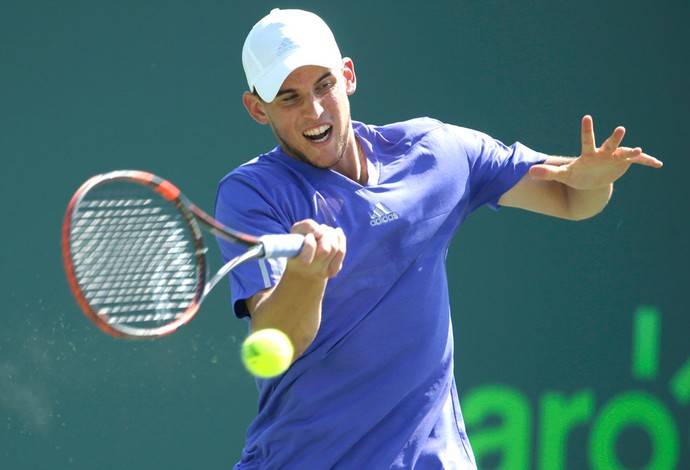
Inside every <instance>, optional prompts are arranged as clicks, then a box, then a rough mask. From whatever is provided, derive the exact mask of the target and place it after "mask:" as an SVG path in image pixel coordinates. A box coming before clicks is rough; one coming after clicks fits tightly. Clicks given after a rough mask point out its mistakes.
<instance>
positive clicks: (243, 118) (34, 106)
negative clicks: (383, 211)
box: [0, 0, 690, 469]
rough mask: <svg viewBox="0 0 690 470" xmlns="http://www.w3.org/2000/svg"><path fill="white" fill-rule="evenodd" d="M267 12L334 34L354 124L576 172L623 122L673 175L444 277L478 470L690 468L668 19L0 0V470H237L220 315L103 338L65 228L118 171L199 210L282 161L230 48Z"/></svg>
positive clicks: (680, 160) (223, 303) (491, 216)
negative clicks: (490, 141) (68, 258)
mask: <svg viewBox="0 0 690 470" xmlns="http://www.w3.org/2000/svg"><path fill="white" fill-rule="evenodd" d="M274 6H281V7H300V8H305V9H311V10H313V11H315V12H317V13H318V14H320V15H321V16H323V17H324V18H325V19H326V21H327V22H328V23H329V24H330V25H331V27H332V28H333V30H334V32H335V33H336V36H337V37H338V38H339V42H340V45H341V49H342V51H343V53H344V54H345V55H348V56H350V57H352V58H353V60H354V62H355V66H356V70H357V74H358V79H359V87H358V91H357V93H356V94H355V95H354V96H353V97H352V109H353V117H354V118H355V119H357V120H361V121H366V122H370V123H376V124H380V123H386V122H392V121H397V120H402V119H407V118H410V117H414V116H421V115H429V116H433V117H437V118H439V119H442V120H445V121H448V122H452V123H456V124H460V125H463V126H466V127H471V128H475V129H479V130H482V131H485V132H487V133H489V134H491V135H492V136H494V137H496V138H498V139H501V140H503V141H504V142H506V143H512V142H514V141H515V140H520V141H521V142H523V143H524V144H526V145H528V146H531V147H533V148H536V149H539V150H542V151H544V152H549V153H553V154H564V155H575V154H577V153H578V152H579V144H580V142H579V123H580V119H581V117H582V115H584V114H586V113H589V114H592V115H593V116H594V119H595V129H596V130H597V135H598V137H599V139H600V140H601V139H602V138H604V137H606V136H608V135H609V133H610V132H611V131H612V130H613V128H614V127H615V126H616V125H620V124H622V125H625V126H626V127H627V130H628V136H627V137H626V139H625V141H624V144H626V145H629V146H638V145H639V146H642V147H643V148H644V149H645V150H646V151H648V152H649V153H651V154H653V155H655V156H657V157H659V158H661V159H662V160H664V162H665V166H664V168H663V169H662V170H659V171H652V170H650V169H645V168H633V169H632V170H631V171H630V172H629V173H628V175H626V177H625V179H624V180H622V181H621V182H620V183H619V184H618V185H617V187H616V192H615V196H614V199H613V201H612V202H611V203H610V205H609V206H608V207H607V209H606V210H605V212H604V213H603V214H602V215H600V216H599V217H597V218H594V219H591V220H588V221H585V222H580V223H569V222H564V221H558V220H550V219H547V218H545V217H539V216H536V215H533V214H529V213H524V212H520V211H511V210H508V209H506V210H502V211H500V212H499V213H494V212H492V211H490V210H482V211H479V212H477V213H476V214H474V215H473V216H472V217H471V218H470V220H469V222H468V223H467V224H466V226H465V227H464V228H463V230H462V231H461V232H460V233H459V234H458V236H457V238H456V240H455V242H454V243H453V246H452V249H451V252H450V254H449V259H448V262H449V265H450V284H451V291H452V293H453V308H454V322H455V331H456V339H457V372H458V384H459V388H460V395H461V400H462V402H463V407H464V412H465V414H466V418H467V421H468V427H469V433H470V439H471V441H472V442H473V445H474V448H475V452H476V453H477V455H478V457H479V458H480V463H481V467H482V468H509V469H513V468H543V469H556V468H569V469H582V468H647V466H648V465H650V466H655V468H667V467H669V466H671V465H673V464H674V463H675V465H676V466H677V468H690V435H689V433H690V409H689V408H690V363H688V362H687V361H688V360H689V356H690V346H689V344H690V341H688V331H690V329H689V328H688V324H689V320H688V308H687V306H688V304H690V302H689V301H688V300H689V296H690V294H689V290H690V289H689V288H688V286H689V282H688V280H689V275H688V264H689V263H688V262H689V256H688V251H687V250H686V249H684V248H682V246H681V245H682V244H685V243H682V240H687V235H686V233H687V231H688V229H689V228H690V223H689V221H688V209H687V207H686V203H685V200H684V199H685V196H684V194H685V193H684V189H683V188H685V187H686V183H685V182H684V181H681V178H684V177H685V176H686V175H687V174H688V173H689V172H690V171H689V170H690V164H689V163H688V157H687V155H686V153H687V152H686V151H685V150H683V148H684V146H685V144H684V140H685V139H686V137H687V133H688V131H687V129H688V127H689V124H690V119H689V118H688V108H689V105H690V100H689V99H688V98H689V93H688V85H687V76H688V74H687V72H688V70H687V69H688V63H689V62H690V53H689V52H690V32H689V31H688V27H687V23H688V20H689V19H690V15H689V14H688V12H689V8H688V6H687V4H686V2H682V1H680V0H673V1H667V2H664V1H661V2H642V1H639V0H634V1H622V0H620V1H619V0H616V1H605V0H604V1H597V2H595V1H592V0H584V1H578V2H562V1H548V0H535V1H524V2H511V1H496V0H494V1H476V0H475V1H464V0H457V1H450V0H444V1H436V2H425V1H408V2H396V1H391V0H387V1H380V2H376V1H373V2H372V1H367V2H364V1H360V0H351V1H350V2H315V1H314V2H310V1H293V2H284V1H279V0H276V1H274V2H270V3H269V2H263V1H255V2H234V1H231V0H225V1H221V0H216V1H210V0H202V1H195V2H192V1H163V0H151V1H146V2H140V1H133V0H128V1H114V0H112V1H105V0H100V1H97V0H94V1H86V0H84V1H76V0H74V1H63V2H59V1H48V0H46V1H37V0H33V1H32V0H28V1H19V0H2V2H0V158H1V159H2V166H1V167H0V175H1V176H0V178H1V181H2V185H1V187H2V201H3V202H2V208H3V212H4V214H3V222H2V231H1V232H0V236H1V237H2V243H0V250H2V251H1V252H2V259H1V262H2V282H1V283H0V286H2V287H1V289H2V296H1V298H2V299H3V300H4V303H5V307H4V308H3V313H2V316H1V317H0V318H1V320H0V325H1V326H2V332H1V333H0V467H2V468H12V469H25V468H26V469H29V468H31V469H35V468H74V469H93V468H123V469H124V468H127V469H138V468H141V469H144V468H181V469H182V468H209V469H211V468H228V467H230V466H231V464H232V463H233V462H234V461H235V460H236V459H237V458H238V456H239V453H240V451H241V447H242V443H243V439H244V430H245V427H246V425H247V423H248V422H249V421H250V419H251V418H252V416H253V414H254V410H255V406H256V405H255V400H256V394H255V388H254V384H253V381H252V379H251V378H250V377H249V376H248V375H247V374H246V373H245V372H244V370H243V369H242V367H241V364H240V361H239V356H238V349H239V344H240V342H241V341H242V339H243V337H244V335H245V333H246V325H245V324H244V323H243V322H241V321H238V320H235V319H234V318H233V317H232V315H231V314H230V311H229V305H228V304H229V293H228V292H227V291H225V290H223V289H219V290H217V291H214V293H213V295H212V296H211V297H210V298H209V299H208V301H207V303H206V304H205V305H204V308H203V310H202V312H201V313H200V314H199V315H198V316H197V317H196V318H195V319H194V321H192V322H191V323H190V324H189V325H188V326H187V327H185V328H184V329H183V330H181V331H180V332H178V333H176V334H175V335H173V336H171V337H167V338H165V339H162V340H159V341H155V342H142V343H131V342H122V341H116V340H113V339H110V338H108V337H105V336H104V335H103V334H101V333H100V332H99V331H97V330H96V329H94V328H93V327H92V326H91V325H90V324H88V323H87V320H86V319H85V318H84V317H83V316H82V315H81V313H80V312H79V310H78V309H77V307H76V304H75V302H74V301H73V299H72V298H71V296H70V293H69V291H68V288H67V285H66V282H65V279H64V275H63V271H62V264H61V258H60V227H61V219H62V215H63V213H64V210H65V207H66V205H67V202H68V201H69V198H70V196H71V194H72V193H73V192H74V190H75V189H76V188H77V187H78V185H79V184H80V183H81V182H82V181H83V180H84V179H86V178H87V177H89V176H91V175H92V174H95V173H99V172H103V171H107V170H112V169H117V168H139V169H145V170H149V171H153V172H155V173H158V174H160V175H162V176H164V177H167V178H169V179H170V180H172V181H174V182H176V183H177V184H179V185H180V186H181V187H182V188H183V189H184V191H185V192H186V193H187V194H188V196H189V197H190V198H192V199H193V200H194V201H195V202H197V204H199V205H200V206H202V207H205V208H207V209H209V210H211V209H212V207H213V201H214V196H215V187H216V183H217V181H218V180H219V179H220V178H221V177H222V176H223V175H224V174H225V173H227V172H228V171H230V170H231V169H232V168H234V167H235V166H237V165H238V164H240V163H242V162H244V161H246V160H248V159H249V158H251V157H253V156H254V155H256V154H257V153H259V152H262V151H265V150H267V149H268V148H270V147H272V146H273V145H274V144H273V140H272V136H271V134H270V132H269V131H268V130H267V129H266V128H263V127H261V126H258V125H257V124H255V123H254V122H253V121H252V120H251V119H250V118H249V117H248V116H247V115H246V112H245V110H244V108H243V107H242V105H241V102H240V95H241V93H242V92H243V91H244V89H245V87H246V83H245V82H244V76H243V73H242V68H241V63H240V50H241V46H242V42H243V40H244V37H245V35H246V33H247V32H248V30H249V29H250V28H251V26H252V25H253V24H254V22H255V21H257V20H258V19H259V18H260V17H261V16H263V15H264V14H265V13H267V12H268V11H269V10H270V8H272V7H274ZM211 248H212V256H213V257H214V258H213V259H214V261H215V262H216V263H217V262H218V261H219V258H218V254H217V251H216V250H215V246H212V247H211ZM216 265H218V264H216ZM684 367H685V368H684ZM674 443H675V447H674Z"/></svg>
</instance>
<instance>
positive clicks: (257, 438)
mask: <svg viewBox="0 0 690 470" xmlns="http://www.w3.org/2000/svg"><path fill="white" fill-rule="evenodd" d="M242 59H243V65H244V71H245V73H246V76H247V82H248V86H249V91H247V92H246V93H244V95H243V103H244V105H245V107H246V109H247V111H248V112H249V114H250V116H251V117H252V118H253V119H254V120H256V121H257V122H259V123H260V124H267V125H269V126H271V128H272V130H273V133H274V134H275V137H276V139H277V141H278V146H277V147H276V148H274V149H273V150H271V151H269V152H268V153H266V154H263V155H260V156H259V157H257V158H255V159H253V160H251V161H249V162H248V163H246V164H245V165H242V166H241V167H239V168H237V169H235V170H234V171H232V172H231V173H230V174H229V175H227V176H226V177H225V178H224V179H223V180H222V181H221V183H220V186H219V190H218V194H217V205H216V217H217V218H218V219H219V220H220V221H221V222H225V223H227V224H228V225H230V226H233V227H237V228H239V229H241V230H245V231H246V232H248V233H257V234H262V233H287V232H295V233H301V234H304V235H305V236H306V240H305V244H304V248H303V249H302V251H301V253H300V255H299V256H298V257H297V258H294V259H290V260H289V261H283V262H274V261H271V260H266V261H258V262H253V263H250V264H246V265H243V266H241V267H240V268H238V269H236V270H235V271H234V272H233V273H232V275H231V281H230V282H231V289H232V299H233V308H234V311H235V314H236V315H237V316H238V317H240V318H246V319H248V320H249V321H250V325H251V329H252V330H258V329H262V328H267V327H272V328H278V329H280V330H283V331H284V332H286V333H287V334H288V336H289V337H290V338H291V339H292V341H293V343H294V346H295V350H296V360H295V362H294V363H293V364H292V365H291V367H290V368H289V369H288V370H287V372H286V373H285V374H284V375H282V376H280V377H278V378H275V379H270V380H259V381H258V387H259V407H258V415H257V417H256V419H255V420H254V421H253V422H252V423H251V425H250V426H249V429H248V432H247V440H246V445H245V447H244V450H243V453H242V459H241V461H240V462H239V463H237V465H236V468H237V469H254V468H262V469H283V470H284V469H330V468H344V469H386V468H414V469H442V468H443V469H454V468H457V469H470V468H471V469H473V468H476V463H475V459H474V456H473V454H472V449H471V447H470V443H469V441H468V438H467V435H466V433H465V426H464V423H463V418H462V414H461V411H460V405H459V402H458V395H457V391H456V384H455V379H454V373H453V332H452V325H451V315H450V304H449V295H448V285H447V279H446V251H447V249H448V245H449V243H450V242H451V238H452V236H453V234H454V233H455V231H456V230H457V229H458V228H459V227H460V225H461V224H462V223H463V222H464V220H465V219H466V218H467V216H468V215H469V214H470V213H471V212H472V211H474V210H476V209H477V208H479V207H482V206H489V207H492V208H495V209H497V208H498V207H499V206H509V207H517V208H521V209H526V210H530V211H535V212H539V213H542V214H546V215H550V216H556V217H562V218H565V219H572V220H579V219H584V218H587V217H591V216H593V215H595V214H597V213H599V212H600V211H601V210H602V209H603V208H604V206H605V205H606V204H607V202H608V200H609V198H610V196H611V193H612V184H613V182H614V181H615V180H616V179H618V178H619V177H621V176H622V175H623V174H624V173H625V172H626V170H627V169H628V168H629V167H630V165H631V164H641V165H647V166H651V167H657V168H658V167H660V166H661V162H660V161H658V160H656V159H655V158H653V157H651V156H649V155H647V154H645V153H643V152H642V151H641V149H639V148H627V147H621V146H620V144H621V141H622V139H623V135H624V133H625V130H624V129H623V128H622V127H619V128H617V129H616V130H615V131H614V132H613V134H612V135H611V136H610V137H609V138H608V139H607V140H606V141H605V142H604V143H603V145H602V146H601V147H597V146H596V144H595V140H594V133H593V124H592V119H591V118H590V117H588V116H586V117H584V118H583V120H582V136H581V140H582V154H581V155H580V156H579V157H578V158H563V157H553V156H549V155H547V154H544V153H540V152H536V151H534V150H531V149H529V148H527V147H525V146H524V145H521V144H520V143H515V144H513V145H511V146H506V145H504V144H502V143H501V142H499V141H497V140H495V139H493V138H491V137H489V136H488V135H486V134H483V133H481V132H477V131H473V130H470V129H466V128H462V127H458V126H455V125H450V124H445V123H442V122H439V121H437V120H434V119H429V118H420V119H413V120H410V121H407V122H399V123H394V124H390V125H385V126H372V125H367V124H364V123H361V122H355V121H352V120H351V118H350V107H349V98H348V97H349V96H350V95H352V94H353V93H354V92H355V90H356V88H357V77H356V74H355V67H354V64H353V61H352V60H351V59H349V58H347V57H343V56H342V55H341V53H340V50H339V48H338V45H337V44H336V41H335V39H334V37H333V34H332V33H331V31H330V29H329V28H328V26H327V25H326V24H325V23H324V22H323V21H322V20H321V19H320V18H319V17H317V16H316V15H314V14H312V13H309V12H305V11H300V10H278V9H276V10H273V11H271V13H270V14H269V15H267V16H266V17H264V18H263V19H261V20H260V21H259V22H258V23H257V24H256V25H255V26H254V27H253V29H252V30H251V31H250V33H249V35H248V36H247V38H246V41H245V43H244V48H243V51H242ZM238 194H241V195H242V197H236V195H238ZM233 195H235V196H233ZM219 243H220V246H221V249H222V252H223V256H224V257H225V258H226V259H230V258H232V257H233V256H236V255H237V254H238V251H237V250H238V248H237V247H236V246H234V245H233V244H230V243H225V242H223V241H222V240H221V241H220V242H219ZM346 252H347V253H346Z"/></svg>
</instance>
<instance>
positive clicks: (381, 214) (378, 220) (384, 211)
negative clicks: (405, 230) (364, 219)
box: [369, 202, 398, 227]
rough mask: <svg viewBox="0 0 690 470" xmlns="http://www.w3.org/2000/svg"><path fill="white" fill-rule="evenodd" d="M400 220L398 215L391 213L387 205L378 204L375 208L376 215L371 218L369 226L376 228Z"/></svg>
mask: <svg viewBox="0 0 690 470" xmlns="http://www.w3.org/2000/svg"><path fill="white" fill-rule="evenodd" d="M397 218H398V213H397V212H393V211H391V210H390V209H389V208H388V207H386V205H385V204H383V203H381V202H377V203H376V206H374V213H373V214H372V216H371V221H369V225H371V226H372V227H376V226H377V225H382V224H387V223H388V222H392V221H394V220H396V219H397Z"/></svg>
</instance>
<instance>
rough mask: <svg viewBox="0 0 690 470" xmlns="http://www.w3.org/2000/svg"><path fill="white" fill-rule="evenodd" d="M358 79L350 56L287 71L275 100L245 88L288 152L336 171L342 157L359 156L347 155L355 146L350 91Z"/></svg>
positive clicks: (254, 111)
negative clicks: (336, 64)
mask: <svg viewBox="0 0 690 470" xmlns="http://www.w3.org/2000/svg"><path fill="white" fill-rule="evenodd" d="M355 83H356V82H355V76H354V69H353V68H352V62H351V61H349V60H345V61H344V65H343V68H342V69H340V70H336V69H331V70H329V69H327V68H324V67H317V66H304V67H300V68H298V69H296V70H294V71H293V72H292V73H291V74H290V75H288V77H287V78H286V79H285V81H284V82H283V85H282V86H281V87H280V90H279V91H278V94H277V95H276V97H275V99H274V100H273V101H272V102H270V103H266V102H265V101H262V100H260V99H259V98H258V97H257V96H256V95H252V94H245V97H244V99H245V106H246V107H247V109H248V111H249V112H250V114H251V115H252V117H254V119H256V120H257V121H259V122H261V123H262V124H270V126H271V128H272V129H273V133H274V134H275V136H276V138H277V139H278V142H279V143H280V145H281V147H282V149H283V151H284V152H285V153H286V154H288V155H289V156H291V157H292V158H295V159H297V160H300V161H303V162H305V163H309V164H311V165H313V166H315V167H318V168H332V169H334V170H336V171H337V170H338V167H339V165H341V164H343V163H346V162H343V158H345V159H347V158H351V157H353V156H354V157H356V152H355V153H354V154H352V155H351V156H348V152H351V151H353V150H354V135H353V134H352V132H351V121H350V103H349V99H348V95H350V94H352V93H354V90H355ZM248 95H249V96H248ZM252 97H253V98H252Z"/></svg>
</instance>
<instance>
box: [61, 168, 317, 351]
mask: <svg viewBox="0 0 690 470" xmlns="http://www.w3.org/2000/svg"><path fill="white" fill-rule="evenodd" d="M117 181H123V182H131V183H137V184H140V185H142V186H149V187H151V189H153V190H154V191H155V192H156V193H158V194H159V195H160V196H162V197H163V198H164V199H165V200H167V201H168V202H170V203H171V204H173V205H174V206H175V208H176V209H177V211H178V212H179V213H180V214H181V215H182V218H183V220H184V222H185V223H186V224H187V226H188V227H189V228H190V235H191V236H192V240H193V243H194V246H195V259H196V262H197V263H198V271H199V275H198V282H197V286H196V293H195V296H194V298H193V300H192V301H191V304H190V305H189V307H187V309H186V310H185V311H184V312H183V313H182V314H180V315H179V316H178V317H177V318H175V319H174V320H173V321H171V322H169V323H167V324H165V325H161V326H160V327H156V328H133V327H130V326H128V325H126V324H121V323H117V324H116V326H113V325H112V324H110V323H109V322H108V321H107V319H108V315H107V314H99V313H98V312H96V311H95V310H94V308H93V307H92V306H91V305H90V303H89V301H88V300H87V298H86V296H85V295H84V293H83V291H82V286H80V285H79V280H78V276H77V273H76V269H75V265H74V260H73V258H72V249H71V229H72V221H73V218H74V215H75V212H76V211H78V210H79V208H80V205H81V202H82V201H83V199H84V198H85V196H86V195H87V194H88V193H89V191H91V190H93V189H94V188H96V187H98V186H101V185H104V184H107V183H111V182H117ZM200 225H201V226H203V227H204V228H205V229H207V230H208V231H209V232H211V233H212V234H213V235H216V236H219V237H222V238H224V239H226V240H228V241H230V242H233V243H239V244H241V245H244V246H246V247H248V250H247V251H246V252H245V253H243V254H242V255H240V256H238V257H236V258H234V259H232V260H230V261H229V262H228V263H226V264H225V265H224V266H223V267H222V268H221V269H220V270H219V271H218V273H217V274H216V275H215V276H213V277H212V278H211V279H210V280H208V273H209V266H208V262H207V259H206V252H207V247H206V244H205V242H204V238H203V234H202V231H201V228H200ZM291 237H292V238H291ZM302 239H303V237H301V235H300V236H295V235H267V236H264V237H254V236H251V235H248V234H245V233H242V232H239V231H236V230H233V229H231V228H229V227H226V226H225V225H223V224H222V223H220V222H218V221H217V220H215V219H214V218H213V217H211V216H210V215H208V214H207V213H205V212H204V211H203V210H201V209H200V208H199V207H197V206H196V205H195V204H193V203H192V202H191V201H189V200H188V199H187V198H186V197H185V196H184V195H183V194H182V192H181V191H180V190H179V189H178V188H177V187H176V186H175V185H174V184H172V183H170V182H169V181H167V180H165V179H163V178H161V177H159V176H156V175H154V174H152V173H148V172H145V171H140V170H118V171H112V172H109V173H104V174H100V175H96V176H93V177H91V178H89V179H88V180H87V181H86V182H84V184H82V185H81V187H80V188H79V189H78V190H77V191H76V193H75V194H74V196H72V199H71V200H70V202H69V204H68V206H67V210H66V212H65V216H64V219H63V224H62V243H61V244H62V256H63V262H64V265H65V271H66V274H67V280H68V283H69V286H70V289H71V291H72V294H73V295H74V297H75V298H76V300H77V304H78V305H79V307H80V308H81V310H82V311H83V312H84V313H85V315H86V316H87V317H88V318H89V319H90V320H91V321H92V322H93V323H95V324H96V325H97V326H98V327H99V328H100V329H101V330H102V331H103V332H104V333H106V334H108V335H111V336H114V337H116V338H126V339H146V338H156V337H160V336H165V335H168V334H170V333H172V332H174V331H175V330H177V329H178V328H179V327H180V326H182V325H184V324H186V323H187V322H189V320H191V319H192V317H194V315H195V314H196V313H197V312H198V310H199V307H200V306H201V302H202V301H203V300H204V297H205V296H206V295H207V294H208V293H209V292H210V290H211V289H212V288H213V287H214V286H215V285H216V284H217V282H218V281H219V280H220V279H221V278H222V277H223V276H224V275H225V274H227V273H228V272H230V271H231V270H232V269H234V268H235V267H237V266H239V265H240V264H242V263H244V262H246V261H249V260H251V259H258V258H266V257H271V258H274V257H280V256H295V255H296V254H297V253H298V252H299V249H300V248H301V240H302Z"/></svg>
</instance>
